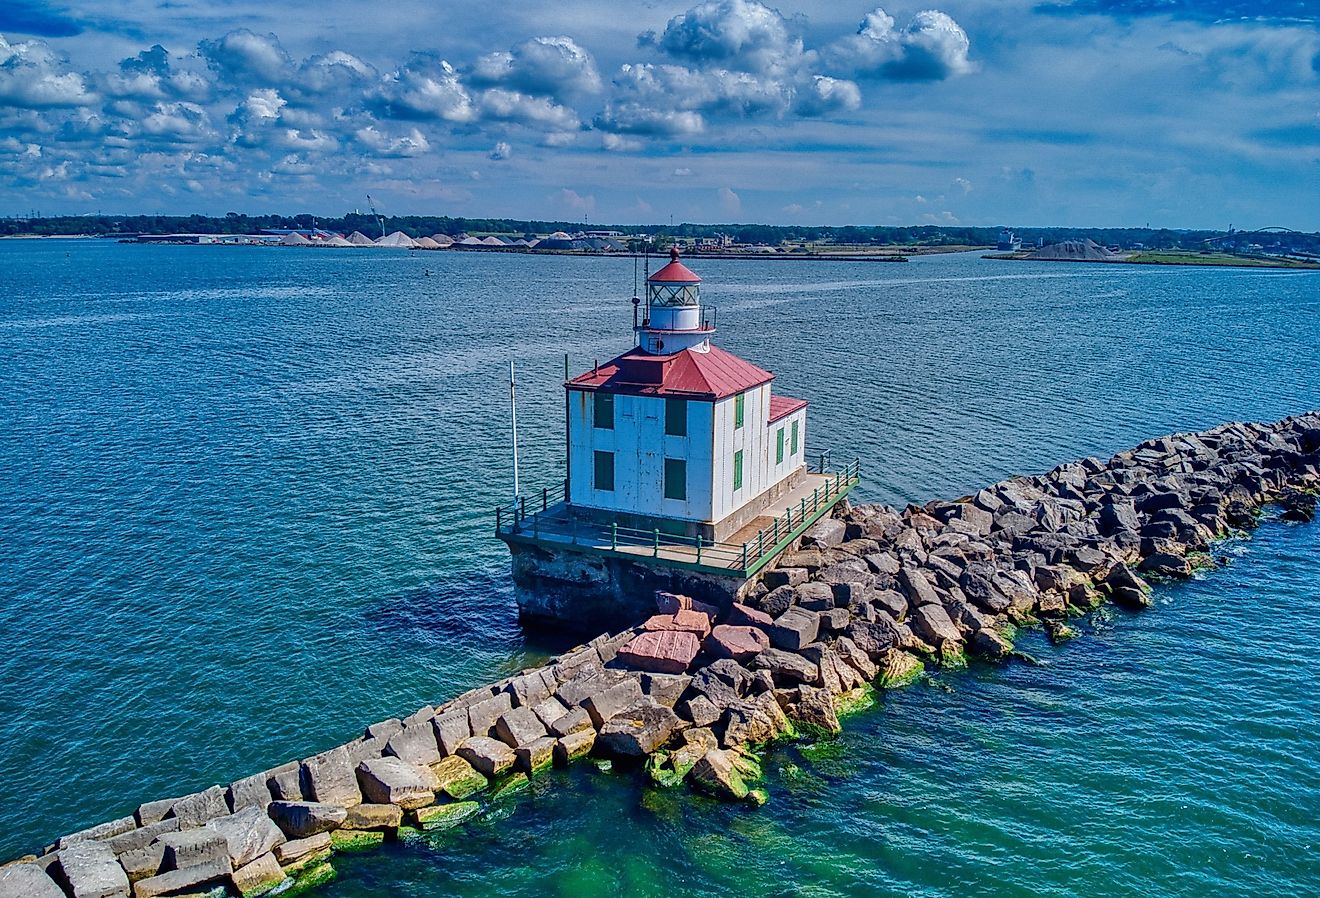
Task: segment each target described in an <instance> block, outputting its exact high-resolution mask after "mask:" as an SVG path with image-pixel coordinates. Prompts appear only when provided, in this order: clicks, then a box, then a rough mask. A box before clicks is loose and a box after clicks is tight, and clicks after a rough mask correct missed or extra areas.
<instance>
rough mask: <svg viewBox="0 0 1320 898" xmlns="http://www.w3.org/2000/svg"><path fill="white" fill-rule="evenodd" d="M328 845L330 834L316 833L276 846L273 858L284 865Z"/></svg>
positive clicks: (322, 849) (323, 848) (321, 849)
mask: <svg viewBox="0 0 1320 898" xmlns="http://www.w3.org/2000/svg"><path fill="white" fill-rule="evenodd" d="M359 807H360V805H359ZM329 847H330V834H329V833H317V834H316V835H314V836H308V837H307V838H305V839H294V840H291V841H288V842H285V843H284V844H283V845H280V846H278V847H276V849H275V860H277V861H279V862H280V864H282V865H284V866H288V865H289V864H292V863H293V862H294V861H298V860H301V859H302V858H304V857H307V856H308V855H311V854H316V853H317V852H320V851H324V850H325V849H327V848H329Z"/></svg>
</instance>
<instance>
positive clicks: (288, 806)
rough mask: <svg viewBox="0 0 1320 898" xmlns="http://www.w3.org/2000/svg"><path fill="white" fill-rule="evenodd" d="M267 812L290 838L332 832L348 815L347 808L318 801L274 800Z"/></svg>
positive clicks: (301, 837)
mask: <svg viewBox="0 0 1320 898" xmlns="http://www.w3.org/2000/svg"><path fill="white" fill-rule="evenodd" d="M266 812H267V813H268V814H270V819H272V820H274V821H275V825H276V826H278V827H279V828H280V829H281V830H283V832H284V834H285V835H286V836H288V837H289V838H290V839H305V838H307V837H308V836H314V835H316V834H317V833H327V832H330V830H332V829H337V828H338V827H339V826H340V825H341V824H342V823H343V822H344V819H345V818H346V817H348V810H347V809H346V808H341V807H338V806H337V805H332V804H322V803H320V802H316V801H272V802H271V803H270V807H268V808H267V809H266Z"/></svg>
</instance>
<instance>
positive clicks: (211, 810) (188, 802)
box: [143, 786, 230, 829]
mask: <svg viewBox="0 0 1320 898" xmlns="http://www.w3.org/2000/svg"><path fill="white" fill-rule="evenodd" d="M170 809H171V810H172V811H173V812H174V816H175V817H177V818H178V820H179V829H195V828H196V827H199V826H201V825H202V824H203V823H205V822H206V821H208V820H214V819H215V818H216V817H224V816H225V815H226V814H228V813H230V811H229V802H227V801H225V790H224V789H221V788H220V787H219V786H212V787H211V788H209V789H206V790H204V791H202V792H194V793H193V794H192V795H185V796H184V797H183V798H176V799H175V800H174V803H173V804H172V805H171V806H170ZM163 816H164V815H162V817H163ZM143 822H144V823H145V822H146V821H143Z"/></svg>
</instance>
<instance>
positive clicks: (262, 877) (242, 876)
mask: <svg viewBox="0 0 1320 898" xmlns="http://www.w3.org/2000/svg"><path fill="white" fill-rule="evenodd" d="M288 878H289V877H288V875H287V874H285V872H284V871H283V870H281V869H280V864H279V861H277V860H275V855H273V854H269V853H267V854H263V855H261V856H260V857H258V858H256V859H255V860H253V861H251V862H249V863H247V864H244V865H243V866H241V867H239V868H238V869H237V870H235V871H234V872H233V873H232V874H231V875H230V877H229V879H230V882H232V883H233V885H234V889H235V891H237V892H238V894H239V895H241V896H243V898H255V896H257V895H264V894H266V893H267V892H270V891H272V890H274V889H276V888H278V887H279V886H281V885H283V884H284V882H285V881H286V880H287V879H288Z"/></svg>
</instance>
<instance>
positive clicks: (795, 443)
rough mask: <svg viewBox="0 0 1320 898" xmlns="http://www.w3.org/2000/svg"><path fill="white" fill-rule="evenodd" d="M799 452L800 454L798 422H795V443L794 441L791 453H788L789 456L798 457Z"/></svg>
mask: <svg viewBox="0 0 1320 898" xmlns="http://www.w3.org/2000/svg"><path fill="white" fill-rule="evenodd" d="M797 452H798V422H796V421H794V422H793V441H792V446H791V447H790V448H789V452H788V454H789V455H797Z"/></svg>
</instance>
